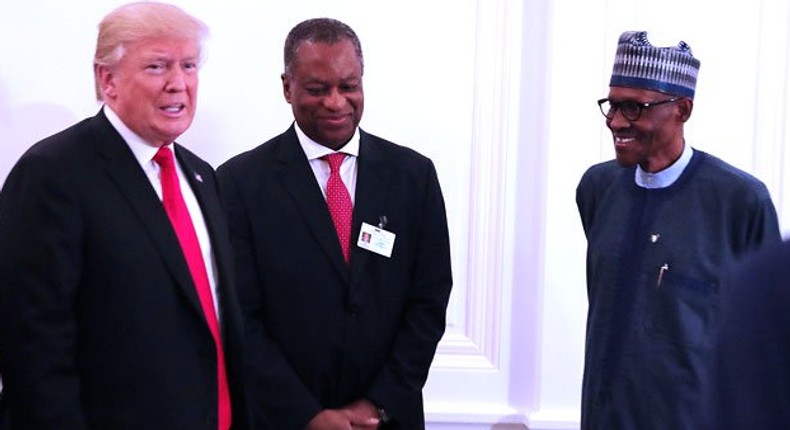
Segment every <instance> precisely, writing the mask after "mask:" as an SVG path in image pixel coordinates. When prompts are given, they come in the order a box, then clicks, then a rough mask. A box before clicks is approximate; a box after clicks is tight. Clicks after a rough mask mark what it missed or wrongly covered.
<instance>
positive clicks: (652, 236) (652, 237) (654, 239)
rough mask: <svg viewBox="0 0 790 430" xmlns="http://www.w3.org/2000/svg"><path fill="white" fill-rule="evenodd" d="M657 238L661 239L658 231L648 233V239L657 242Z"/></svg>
mask: <svg viewBox="0 0 790 430" xmlns="http://www.w3.org/2000/svg"><path fill="white" fill-rule="evenodd" d="M658 239H661V235H660V234H658V233H654V234H651V235H650V241H651V242H653V243H656V242H658Z"/></svg>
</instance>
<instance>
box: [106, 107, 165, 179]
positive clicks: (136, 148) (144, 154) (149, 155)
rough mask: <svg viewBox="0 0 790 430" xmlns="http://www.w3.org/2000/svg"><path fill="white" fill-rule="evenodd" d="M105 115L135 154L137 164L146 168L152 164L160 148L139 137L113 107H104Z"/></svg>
mask: <svg viewBox="0 0 790 430" xmlns="http://www.w3.org/2000/svg"><path fill="white" fill-rule="evenodd" d="M104 115H105V116H106V117H107V120H108V121H110V124H112V126H113V127H114V128H115V130H116V131H117V132H118V134H120V135H121V137H122V138H123V140H124V141H125V142H126V145H127V146H129V149H130V150H131V151H132V154H134V158H135V159H137V162H138V163H140V165H141V166H144V167H145V166H146V165H147V164H148V163H151V162H152V161H151V160H153V158H154V155H156V151H158V150H159V148H157V147H155V146H151V145H150V144H148V142H146V141H145V140H144V139H143V138H142V137H140V136H139V135H137V133H135V132H133V131H132V130H131V129H130V128H129V127H127V126H126V124H124V122H123V121H122V120H121V118H120V117H119V116H118V114H116V113H115V111H113V110H112V108H111V107H109V106H107V105H104Z"/></svg>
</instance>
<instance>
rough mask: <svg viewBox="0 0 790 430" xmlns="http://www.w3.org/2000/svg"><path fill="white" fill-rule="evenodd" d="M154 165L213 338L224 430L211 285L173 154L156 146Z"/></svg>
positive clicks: (221, 357)
mask: <svg viewBox="0 0 790 430" xmlns="http://www.w3.org/2000/svg"><path fill="white" fill-rule="evenodd" d="M154 162H156V164H158V165H159V167H160V170H161V172H160V180H161V181H162V204H163V205H164V207H165V212H167V216H168V217H169V218H170V223H171V224H172V225H173V229H174V230H175V232H176V236H178V242H179V244H180V245H181V250H182V251H183V253H184V258H185V259H186V261H187V265H188V266H189V272H190V273H191V274H192V280H193V281H194V283H195V289H196V290H197V293H198V297H199V298H200V305H201V307H202V308H203V314H204V315H205V317H206V322H207V323H208V326H209V330H211V335H212V336H213V338H214V344H215V346H216V349H217V388H218V400H219V404H218V413H219V420H218V421H219V426H218V428H219V430H228V429H229V428H230V424H231V407H230V392H229V391H228V379H227V374H226V373H225V354H224V351H223V348H222V339H221V337H220V333H219V321H218V320H217V313H216V312H215V309H214V299H213V298H212V296H211V285H210V284H209V280H208V274H207V273H206V265H205V262H204V261H203V255H202V253H201V250H200V242H198V238H197V234H196V233H195V227H194V225H193V224H192V218H191V217H190V216H189V210H188V209H187V205H186V203H185V202H184V198H183V196H182V195H181V186H180V185H179V183H178V175H177V174H176V167H175V162H174V160H173V152H172V151H171V150H170V148H167V147H164V146H162V147H160V148H159V151H157V153H156V155H154Z"/></svg>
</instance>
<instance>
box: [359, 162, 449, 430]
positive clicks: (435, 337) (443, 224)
mask: <svg viewBox="0 0 790 430" xmlns="http://www.w3.org/2000/svg"><path fill="white" fill-rule="evenodd" d="M422 184H423V187H424V188H423V190H422V192H419V193H417V194H416V195H422V196H423V198H422V202H421V209H420V216H419V223H420V225H419V226H418V228H417V234H416V237H417V242H416V247H415V256H414V266H413V267H414V269H413V272H412V273H413V274H412V277H411V285H410V286H409V288H408V297H407V303H406V307H405V310H404V312H403V315H402V317H401V319H400V324H399V328H398V331H397V333H396V336H395V340H394V342H393V344H392V353H391V354H390V357H389V359H388V360H387V362H386V364H385V365H384V366H383V368H382V370H381V371H380V372H379V374H378V375H377V377H376V379H375V381H374V382H373V384H372V385H371V387H370V390H369V394H368V396H369V397H370V400H372V401H373V402H374V403H375V404H377V405H379V406H382V407H384V408H385V409H386V410H387V413H388V415H390V416H391V417H392V418H393V419H394V420H395V421H396V422H397V425H398V428H417V426H420V425H421V421H422V413H421V409H422V402H421V399H422V395H421V391H422V388H423V386H424V385H425V381H426V379H427V377H428V370H429V369H430V366H431V362H432V361H433V357H434V354H435V352H436V346H437V344H438V342H439V340H440V339H441V337H442V335H443V334H444V330H445V326H446V310H447V303H448V300H449V296H450V290H451V287H452V271H451V265H450V240H449V233H448V228H447V216H446V212H445V206H444V199H443V197H442V192H441V188H440V186H439V180H438V178H437V175H436V170H435V168H434V166H433V164H432V163H430V162H428V168H427V169H425V174H424V181H423V182H422ZM396 240H397V239H396ZM415 410H420V416H419V419H418V418H417V417H416V416H415ZM412 420H414V422H411V421H412ZM404 421H405V422H404Z"/></svg>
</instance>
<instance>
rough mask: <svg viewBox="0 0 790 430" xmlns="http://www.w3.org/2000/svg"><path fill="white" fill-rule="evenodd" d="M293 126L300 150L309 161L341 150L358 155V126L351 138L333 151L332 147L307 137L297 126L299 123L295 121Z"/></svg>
mask: <svg viewBox="0 0 790 430" xmlns="http://www.w3.org/2000/svg"><path fill="white" fill-rule="evenodd" d="M294 128H295V129H296V136H297V137H298V138H299V145H301V146H302V150H303V151H304V153H305V155H307V159H308V160H310V161H312V160H315V159H318V158H321V157H323V156H324V155H327V154H333V153H335V152H342V153H344V154H348V155H351V156H354V157H358V156H359V127H357V128H356V130H354V135H353V136H351V140H349V141H348V142H347V143H346V144H345V145H343V147H342V148H340V150H339V151H335V150H333V149H332V148H327V147H326V146H324V145H321V144H320V143H318V142H316V141H314V140H313V139H310V138H309V137H307V135H306V134H305V133H304V131H302V129H301V128H299V124H297V123H296V122H294Z"/></svg>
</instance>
